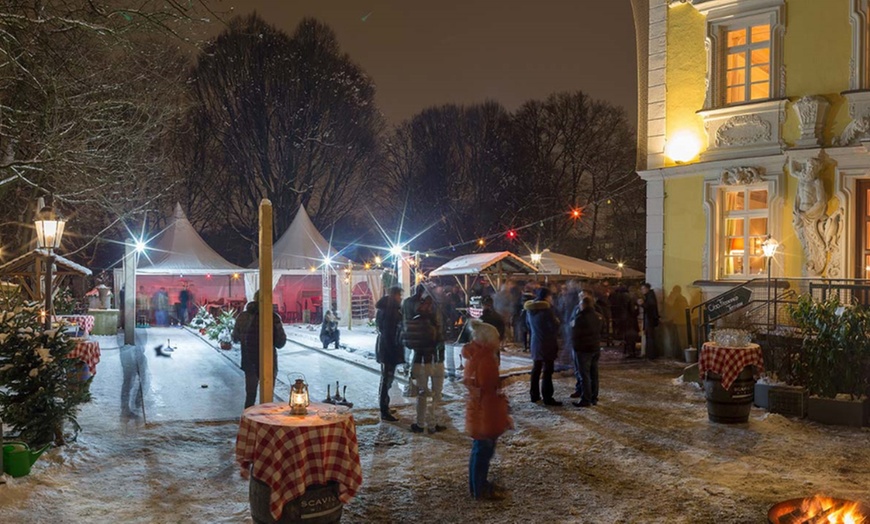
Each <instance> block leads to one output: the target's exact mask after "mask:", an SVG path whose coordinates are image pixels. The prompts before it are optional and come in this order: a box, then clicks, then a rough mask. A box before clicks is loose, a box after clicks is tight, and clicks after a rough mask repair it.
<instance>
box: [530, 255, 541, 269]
mask: <svg viewBox="0 0 870 524" xmlns="http://www.w3.org/2000/svg"><path fill="white" fill-rule="evenodd" d="M530 258H531V259H532V264H534V265H535V266H538V265H539V264H540V263H541V254H540V253H532V254H531V255H530Z"/></svg>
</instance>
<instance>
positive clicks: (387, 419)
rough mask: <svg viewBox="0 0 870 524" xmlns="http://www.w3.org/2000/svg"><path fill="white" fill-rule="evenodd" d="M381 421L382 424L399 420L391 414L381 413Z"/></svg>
mask: <svg viewBox="0 0 870 524" xmlns="http://www.w3.org/2000/svg"><path fill="white" fill-rule="evenodd" d="M381 420H383V421H384V422H398V421H399V419H398V418H397V417H394V416H393V414H392V413H386V414H384V413H381Z"/></svg>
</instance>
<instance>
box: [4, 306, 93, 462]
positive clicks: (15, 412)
mask: <svg viewBox="0 0 870 524" xmlns="http://www.w3.org/2000/svg"><path fill="white" fill-rule="evenodd" d="M0 304H2V306H0V307H2V308H3V310H0V419H3V422H4V423H5V424H8V425H9V426H11V427H12V430H13V432H16V433H18V434H19V438H20V439H21V440H24V441H26V442H27V443H29V444H30V445H31V446H41V445H43V444H47V443H49V442H52V441H53V442H54V443H55V444H57V445H62V444H63V443H64V434H63V428H64V423H68V424H69V427H70V428H71V429H72V430H73V431H75V432H76V433H77V432H78V431H79V429H80V426H79V424H78V422H77V421H76V416H77V415H78V411H79V407H80V405H81V404H83V403H85V402H87V401H89V400H90V393H89V391H88V385H89V383H90V379H88V380H87V381H82V380H81V375H82V374H81V366H82V365H83V363H82V362H81V360H78V359H71V358H69V357H68V355H69V352H70V351H71V350H72V349H73V348H74V347H75V342H74V341H72V340H70V339H69V338H68V337H67V336H66V334H65V332H64V331H63V330H62V329H56V330H49V331H45V332H43V326H42V321H41V319H42V317H41V315H40V312H41V310H40V307H39V306H38V305H36V304H33V303H27V302H25V301H24V300H23V299H22V298H21V297H20V296H19V295H7V296H5V297H4V300H0Z"/></svg>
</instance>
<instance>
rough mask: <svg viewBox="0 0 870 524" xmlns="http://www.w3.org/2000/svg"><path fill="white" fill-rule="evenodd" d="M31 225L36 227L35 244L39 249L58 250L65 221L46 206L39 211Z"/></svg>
mask: <svg viewBox="0 0 870 524" xmlns="http://www.w3.org/2000/svg"><path fill="white" fill-rule="evenodd" d="M33 225H34V226H35V227H36V244H37V246H38V247H39V248H40V249H49V250H51V249H59V248H60V241H61V238H62V237H63V229H64V226H66V219H64V218H63V217H62V216H60V215H59V214H57V213H56V212H55V211H54V209H52V208H51V207H48V206H46V207H44V208H42V209H40V210H39V213H37V215H36V220H34V221H33Z"/></svg>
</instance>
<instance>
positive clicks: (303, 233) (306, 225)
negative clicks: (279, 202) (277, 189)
mask: <svg viewBox="0 0 870 524" xmlns="http://www.w3.org/2000/svg"><path fill="white" fill-rule="evenodd" d="M327 255H328V256H329V257H330V258H331V259H332V262H333V263H334V264H346V263H347V258H345V257H342V256H339V255H336V251H335V249H332V247H331V246H330V245H329V242H327V241H326V239H325V238H324V237H323V235H321V234H320V231H318V230H317V228H316V227H314V222H312V221H311V218H310V217H309V216H308V212H307V211H305V206H302V205H300V206H299V210H298V211H297V212H296V216H295V217H294V218H293V222H291V223H290V227H288V228H287V231H285V232H284V234H283V235H281V238H279V239H278V240H277V241H276V242H275V244H274V245H273V246H272V268H273V269H275V270H276V271H281V270H285V271H293V270H306V271H310V269H311V267H312V266H314V267H320V266H321V264H323V259H324V258H325V257H326V256H327Z"/></svg>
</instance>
